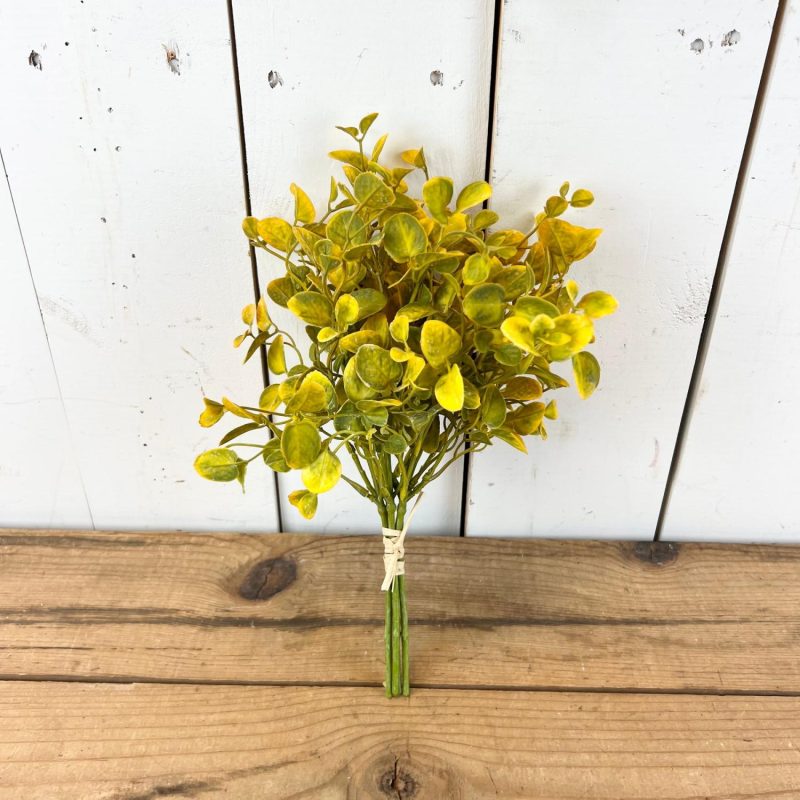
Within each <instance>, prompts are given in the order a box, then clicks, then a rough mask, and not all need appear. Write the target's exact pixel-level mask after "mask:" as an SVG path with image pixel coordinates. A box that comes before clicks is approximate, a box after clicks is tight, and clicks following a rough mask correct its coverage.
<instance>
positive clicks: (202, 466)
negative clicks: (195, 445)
mask: <svg viewBox="0 0 800 800" xmlns="http://www.w3.org/2000/svg"><path fill="white" fill-rule="evenodd" d="M240 461H241V459H240V458H239V456H237V455H236V453H234V452H233V450H229V449H228V448H227V447H215V448H214V449H213V450H206V451H205V453H200V455H199V456H197V458H196V459H195V460H194V468H195V469H196V470H197V472H198V474H199V475H201V476H202V477H203V478H205V479H206V480H209V481H235V480H237V479H238V478H239V462H240Z"/></svg>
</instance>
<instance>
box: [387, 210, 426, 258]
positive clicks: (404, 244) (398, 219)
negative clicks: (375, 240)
mask: <svg viewBox="0 0 800 800" xmlns="http://www.w3.org/2000/svg"><path fill="white" fill-rule="evenodd" d="M383 246H384V248H385V249H386V252H387V253H388V254H389V257H390V258H391V259H392V260H393V261H396V262H397V263H402V262H405V261H408V260H409V259H410V258H413V257H414V256H418V255H419V254H420V253H424V252H425V249H426V248H427V246H428V237H427V236H426V235H425V230H424V228H423V227H422V225H420V224H419V222H418V221H417V220H416V219H415V218H414V217H412V216H411V214H405V213H401V214H395V215H394V216H392V217H390V218H389V219H388V221H387V222H386V225H385V226H384V228H383Z"/></svg>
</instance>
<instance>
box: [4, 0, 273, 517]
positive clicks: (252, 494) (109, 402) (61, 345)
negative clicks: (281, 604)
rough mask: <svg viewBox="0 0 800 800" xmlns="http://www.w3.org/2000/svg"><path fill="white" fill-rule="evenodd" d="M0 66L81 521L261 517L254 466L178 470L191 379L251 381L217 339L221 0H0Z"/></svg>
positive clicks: (225, 214)
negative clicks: (208, 472) (223, 471)
mask: <svg viewBox="0 0 800 800" xmlns="http://www.w3.org/2000/svg"><path fill="white" fill-rule="evenodd" d="M171 42H174V43H175V45H176V47H174V49H176V50H177V51H178V52H177V54H176V59H174V61H173V64H172V65H170V64H169V63H168V61H167V57H166V56H167V54H166V50H165V47H164V46H163V45H166V46H171V45H170V43H171ZM31 51H35V52H36V53H37V54H38V56H37V57H36V58H37V59H38V63H39V65H40V66H41V69H37V68H36V67H35V66H32V65H31V64H29V54H30V53H31ZM34 61H36V59H34ZM0 74H2V76H3V78H2V82H1V83H0V102H1V103H2V108H3V110H4V111H3V114H2V116H1V117H0V142H1V143H2V145H3V154H4V156H5V161H6V167H7V169H8V173H9V178H10V183H11V187H12V191H13V193H14V198H15V200H16V204H17V209H18V212H19V217H20V222H21V227H22V231H23V235H24V237H25V241H26V244H27V246H28V252H29V256H30V263H31V268H32V272H33V277H34V281H35V284H36V287H37V289H38V294H39V298H40V301H41V306H42V310H43V312H44V318H45V323H46V326H47V330H48V333H49V335H50V343H51V346H52V351H53V355H54V363H55V367H56V372H57V375H58V378H59V381H60V384H61V387H62V391H63V395H64V400H65V407H66V410H67V414H68V417H69V423H70V427H71V430H72V432H73V436H74V444H75V451H76V454H77V459H78V463H79V465H80V470H81V473H82V475H83V478H84V482H85V486H86V492H87V495H88V498H89V503H90V506H91V510H92V513H93V516H94V522H95V524H96V525H97V526H98V527H104V528H108V527H119V528H150V527H154V528H155V527H157V528H164V527H167V528H193V529H212V528H214V529H219V528H231V529H244V530H274V529H275V527H276V521H275V503H274V490H273V484H272V482H271V481H270V480H269V478H268V477H267V476H264V477H263V478H261V479H256V480H253V481H251V482H250V486H249V487H248V493H247V494H246V495H245V496H242V494H241V492H239V491H238V490H237V489H236V488H234V487H232V486H225V485H211V484H208V483H206V482H205V481H203V480H202V479H200V478H199V477H198V476H197V475H196V474H195V473H194V470H193V468H192V461H193V459H194V456H195V454H196V453H197V452H199V451H200V450H202V449H205V448H206V447H208V446H211V444H212V443H213V441H214V438H212V435H213V434H210V433H209V432H208V431H204V430H202V429H200V428H199V427H198V425H197V422H196V419H197V415H198V413H199V411H200V409H201V401H200V398H201V395H202V394H203V391H204V390H205V392H207V393H209V394H212V395H218V394H222V393H223V392H225V393H229V394H232V395H235V394H243V393H245V392H250V393H253V392H257V391H258V388H259V386H260V375H259V369H258V365H257V364H253V365H252V366H251V367H249V368H248V369H243V368H242V367H241V366H240V364H239V361H240V356H239V355H238V354H236V353H235V352H234V351H233V350H232V349H231V346H230V342H231V337H232V336H233V335H235V334H236V333H237V332H238V328H239V325H240V323H239V320H238V316H239V309H240V308H241V306H242V305H243V304H244V303H245V302H248V300H249V299H250V300H251V299H252V287H251V278H250V273H249V265H248V256H247V250H246V247H245V242H244V241H243V240H242V235H241V231H240V228H239V224H240V220H241V217H242V214H243V192H242V175H241V161H240V153H239V141H238V125H237V114H236V106H235V93H234V84H233V76H232V60H231V51H230V45H229V28H228V22H227V7H226V3H225V2H224V0H214V2H205V3H199V4H198V3H191V2H188V0H172V1H171V2H169V3H166V4H164V3H157V2H152V1H150V2H142V1H141V0H139V1H138V2H124V1H123V0H114V1H113V2H104V3H98V2H90V1H89V0H87V2H86V3H78V2H74V3H69V4H66V3H62V2H58V1H57V0H48V2H38V3H30V4H22V3H13V4H8V3H4V4H2V6H1V7H0ZM35 388H36V390H37V391H38V392H39V393H40V396H41V397H47V396H49V394H50V392H51V390H50V388H49V387H48V386H47V385H44V384H43V385H41V386H37V387H35ZM59 446H63V445H59ZM59 457H63V453H59ZM42 520H43V521H47V522H50V523H52V524H60V523H61V522H62V520H61V519H54V518H51V517H50V516H49V515H48V511H47V510H46V509H45V510H44V511H43V512H42Z"/></svg>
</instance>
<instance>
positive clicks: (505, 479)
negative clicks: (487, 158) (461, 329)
mask: <svg viewBox="0 0 800 800" xmlns="http://www.w3.org/2000/svg"><path fill="white" fill-rule="evenodd" d="M775 8H776V3H775V2H774V0H764V1H761V2H753V1H752V0H736V1H735V2H730V0H703V2H697V0H679V2H671V3H642V2H638V0H622V2H617V3H612V4H608V3H600V4H598V3H595V2H592V1H591V0H572V1H571V2H561V3H552V2H539V1H538V0H536V1H534V2H531V0H509V2H507V3H504V4H503V18H502V42H501V49H500V62H499V73H498V89H497V92H498V105H497V115H496V120H495V134H496V135H495V140H494V144H493V159H492V177H493V181H494V184H495V193H494V197H493V198H492V206H493V208H494V209H495V210H496V211H498V212H499V213H500V214H501V215H503V218H504V219H507V221H508V223H510V224H512V225H515V226H519V227H520V228H521V229H522V230H528V229H529V228H530V221H531V219H532V217H533V214H534V212H535V211H537V210H538V209H539V208H541V206H542V204H543V203H544V201H545V200H546V198H547V196H548V195H550V194H552V193H554V191H556V190H557V188H558V187H559V186H560V185H561V182H562V181H564V180H570V181H571V182H572V185H573V187H576V188H577V187H579V186H586V187H588V188H590V189H591V190H593V191H594V193H595V195H596V198H597V200H596V203H595V205H593V206H592V207H591V208H588V209H586V210H584V211H578V212H575V213H573V214H572V215H571V217H570V218H571V219H574V220H576V221H577V222H578V223H579V224H580V223H581V222H583V223H585V224H587V225H589V226H591V227H594V226H597V227H602V228H604V229H605V233H604V235H603V236H602V238H601V240H600V242H599V244H598V247H597V250H596V252H595V253H594V254H593V255H592V256H591V258H590V259H588V260H587V261H586V262H581V263H580V264H578V265H576V267H575V269H574V277H575V279H576V280H577V281H578V282H579V283H580V284H581V287H582V289H583V290H584V291H589V290H592V289H598V288H601V289H605V290H608V291H611V292H613V293H614V294H615V295H616V296H617V298H618V299H619V301H620V310H619V312H618V313H617V314H616V315H615V316H614V317H611V318H609V319H608V320H601V321H600V323H598V328H599V334H598V343H597V345H596V346H595V347H594V348H592V349H593V350H594V352H595V353H596V354H597V356H598V358H599V359H600V361H601V363H602V364H603V378H602V383H601V386H600V389H599V390H598V392H597V393H596V394H595V395H594V396H593V397H592V398H591V400H589V401H586V402H584V401H581V400H580V399H579V398H578V397H577V395H576V393H575V392H574V390H572V389H568V390H564V391H562V392H559V393H558V403H559V406H560V411H561V418H560V420H559V421H557V422H554V423H552V424H551V425H549V426H548V430H549V432H550V433H551V437H550V439H549V440H548V441H547V442H540V441H538V440H534V441H533V442H532V446H531V453H530V455H529V456H527V457H526V456H523V455H522V454H519V453H516V452H514V451H512V450H510V448H505V447H503V446H502V445H499V446H498V447H496V448H492V449H491V451H489V452H486V453H483V454H481V455H480V456H479V457H477V458H475V459H474V461H473V472H472V474H471V493H470V501H469V506H468V532H469V533H471V534H477V535H505V536H507V535H519V536H532V535H533V536H558V537H562V538H563V537H567V536H583V537H587V536H590V537H610V538H618V537H620V536H623V537H630V538H639V539H645V538H650V537H652V535H653V533H654V530H655V525H656V520H657V517H658V513H659V509H660V506H661V501H662V497H663V492H664V486H665V481H666V477H667V473H668V470H669V465H670V459H671V454H672V451H673V447H674V443H675V438H676V434H677V431H678V425H679V422H680V418H681V413H682V410H683V406H684V401H685V398H686V391H687V387H688V383H689V378H690V375H691V372H692V367H693V364H694V359H695V354H696V352H697V344H698V337H699V333H700V329H701V327H702V323H703V317H704V314H705V310H706V305H707V301H708V295H709V290H710V287H711V281H712V277H713V274H714V269H715V267H716V263H717V257H718V253H719V249H720V244H721V241H722V236H723V231H724V228H725V224H726V220H727V216H728V210H729V206H730V202H731V197H732V193H733V189H734V184H735V180H736V175H737V170H738V167H739V163H740V160H741V156H742V151H743V147H744V143H745V138H746V134H747V130H748V126H749V123H750V119H751V114H752V110H753V103H754V98H755V95H756V91H757V87H758V82H759V78H760V75H761V70H762V65H763V62H764V57H765V52H766V48H767V43H768V41H769V37H770V26H771V24H772V20H773V18H774V13H775ZM732 31H735V32H736V33H737V34H738V40H737V41H734V40H736V39H737V37H736V36H729V37H728V41H730V42H731V43H730V44H725V43H724V41H723V37H724V35H725V34H729V33H731V32H732ZM696 42H699V44H697V43H696ZM693 43H694V46H695V49H692V45H693ZM700 45H702V51H700V52H698V49H699V47H700ZM789 140H791V137H787V141H789ZM788 263H789V262H788V261H787V264H788ZM765 302H766V301H765ZM765 324H766V325H769V323H767V322H766V320H763V318H762V326H763V325H765ZM761 330H764V328H763V327H762V328H761ZM743 335H745V334H743ZM569 369H570V368H569V365H568V364H565V365H564V369H563V370H562V371H563V372H564V374H565V376H566V377H568V378H569V379H571V377H572V376H571V374H570V372H569ZM757 427H758V425H757V424H755V423H754V424H753V430H754V431H755V430H756V429H757ZM722 485H723V484H722V483H721V484H720V486H722ZM720 491H722V489H720ZM762 499H763V495H762ZM754 505H755V504H754ZM750 520H752V517H750ZM750 524H752V523H750ZM756 527H758V526H757V525H756ZM698 531H699V533H700V534H701V535H702V533H703V531H704V528H703V524H702V522H701V521H699V520H698Z"/></svg>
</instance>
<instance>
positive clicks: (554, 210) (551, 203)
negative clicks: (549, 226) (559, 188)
mask: <svg viewBox="0 0 800 800" xmlns="http://www.w3.org/2000/svg"><path fill="white" fill-rule="evenodd" d="M568 208H569V203H568V202H567V201H566V200H565V199H564V198H563V197H561V195H558V194H554V195H553V196H552V197H548V198H547V202H546V203H545V204H544V211H545V213H546V214H547V216H548V217H559V216H561V215H562V214H563V213H564V212H565V211H566V210H567V209H568Z"/></svg>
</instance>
